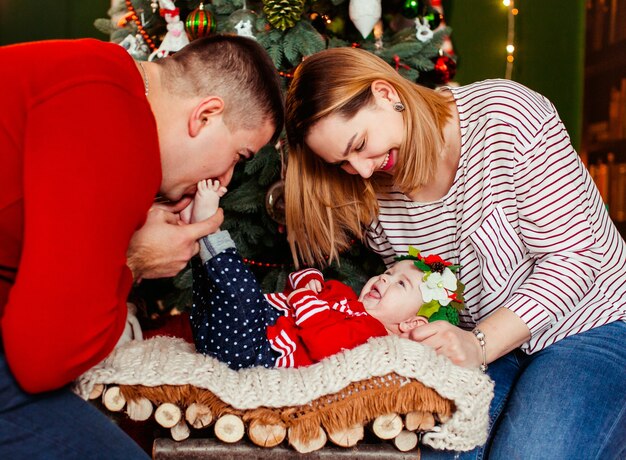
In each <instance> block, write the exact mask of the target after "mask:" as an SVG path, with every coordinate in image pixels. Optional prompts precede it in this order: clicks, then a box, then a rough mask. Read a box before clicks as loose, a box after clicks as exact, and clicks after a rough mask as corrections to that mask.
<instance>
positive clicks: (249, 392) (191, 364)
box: [75, 335, 493, 450]
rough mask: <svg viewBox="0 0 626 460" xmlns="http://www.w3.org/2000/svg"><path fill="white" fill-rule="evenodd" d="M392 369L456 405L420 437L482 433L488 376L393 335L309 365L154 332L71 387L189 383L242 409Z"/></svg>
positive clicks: (85, 391) (296, 401)
mask: <svg viewBox="0 0 626 460" xmlns="http://www.w3.org/2000/svg"><path fill="white" fill-rule="evenodd" d="M392 372H395V373H396V374H398V375H401V376H403V377H408V378H412V379H415V380H418V381H420V382H421V383H423V384H424V385H426V386H427V387H430V388H433V389H434V390H435V391H437V393H439V394H440V395H441V396H443V397H445V398H448V399H450V400H452V401H454V404H455V405H456V411H455V412H454V414H453V415H452V417H451V418H450V420H448V421H447V422H445V423H443V424H442V425H441V426H438V427H435V429H434V430H433V431H431V432H428V433H425V434H424V436H423V437H422V441H423V443H424V444H426V445H429V446H432V447H434V448H436V449H448V450H470V449H472V448H474V447H476V446H478V445H481V444H483V443H484V442H485V441H486V439H487V429H488V424H489V403H490V402H491V399H492V397H493V382H492V380H491V379H490V378H489V377H488V376H486V375H485V374H483V373H482V372H480V371H478V370H471V369H466V368H462V367H459V366H456V365H454V364H453V363H452V362H451V361H450V360H448V359H447V358H445V357H443V356H438V355H437V354H436V353H435V352H434V351H433V350H432V349H431V348H429V347H426V346H424V345H421V344H419V343H417V342H413V341H410V340H406V339H401V338H399V337H397V336H392V335H390V336H385V337H377V338H373V339H371V340H370V341H368V342H367V343H366V344H364V345H361V346H359V347H356V348H354V349H352V350H345V351H343V352H341V353H338V354H336V355H334V356H331V357H329V358H326V359H324V360H323V361H321V362H319V363H317V364H313V365H311V366H308V367H301V368H281V369H278V368H276V369H266V368H262V367H254V368H248V369H242V370H239V371H234V370H232V369H230V368H228V366H226V365H225V364H224V363H221V362H220V361H218V360H217V359H215V358H212V357H210V356H206V355H202V354H199V353H196V352H195V350H194V347H193V345H192V344H190V343H187V342H185V341H184V340H182V339H178V338H171V337H155V338H152V339H150V340H145V341H133V342H129V343H127V344H124V345H122V346H121V347H119V348H117V349H115V350H114V351H113V352H112V353H111V355H109V357H107V358H106V359H105V360H104V361H102V362H101V363H100V364H98V365H97V366H95V367H94V368H92V369H91V370H90V371H88V372H86V373H85V374H83V375H82V376H81V377H80V378H79V379H78V380H77V381H76V384H75V391H76V393H78V394H79V395H80V396H81V397H83V398H84V399H87V397H88V395H89V393H90V392H91V390H92V389H93V386H94V385H95V384H98V383H101V384H117V385H145V386H160V385H185V384H188V385H193V386H195V387H198V388H202V389H206V390H209V391H211V392H213V393H214V394H215V395H216V396H217V397H219V398H220V399H221V400H222V401H224V402H225V403H227V404H230V405H231V406H233V407H235V408H237V409H240V410H247V409H255V408H257V407H261V406H266V407H283V406H298V405H303V404H307V403H309V402H311V401H313V400H315V399H317V398H319V397H321V396H324V395H327V394H333V393H337V392H338V391H341V390H342V389H343V388H345V387H346V386H348V385H349V384H350V383H352V382H357V381H360V380H366V379H368V378H370V377H376V376H382V375H386V374H389V373H392Z"/></svg>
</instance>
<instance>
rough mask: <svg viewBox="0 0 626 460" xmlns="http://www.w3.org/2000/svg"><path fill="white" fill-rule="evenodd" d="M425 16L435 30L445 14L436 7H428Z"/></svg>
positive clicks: (431, 28)
mask: <svg viewBox="0 0 626 460" xmlns="http://www.w3.org/2000/svg"><path fill="white" fill-rule="evenodd" d="M423 18H424V20H426V21H428V25H429V26H430V30H435V29H436V28H437V27H439V25H440V24H441V23H442V22H443V14H441V12H439V11H437V10H436V9H435V8H430V7H429V8H426V12H425V13H424V16H423Z"/></svg>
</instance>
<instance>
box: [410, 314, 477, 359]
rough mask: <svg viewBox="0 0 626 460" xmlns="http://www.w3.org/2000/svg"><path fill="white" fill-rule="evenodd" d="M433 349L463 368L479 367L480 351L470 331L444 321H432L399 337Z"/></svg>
mask: <svg viewBox="0 0 626 460" xmlns="http://www.w3.org/2000/svg"><path fill="white" fill-rule="evenodd" d="M401 337H405V338H408V339H411V340H415V341H416V342H419V343H422V344H424V345H427V346H429V347H431V348H434V349H435V351H436V352H437V354H439V355H443V356H445V357H447V358H448V359H450V361H452V362H453V363H454V364H457V365H459V366H463V367H479V366H480V365H481V364H482V362H483V361H482V350H481V348H480V344H479V343H478V340H477V339H476V337H475V336H474V334H473V333H472V332H471V331H464V330H463V329H461V328H458V327H456V326H453V325H452V324H450V323H448V322H446V321H434V322H432V323H428V324H425V325H423V326H420V327H417V328H415V329H411V330H410V331H408V332H405V333H404V334H402V335H401Z"/></svg>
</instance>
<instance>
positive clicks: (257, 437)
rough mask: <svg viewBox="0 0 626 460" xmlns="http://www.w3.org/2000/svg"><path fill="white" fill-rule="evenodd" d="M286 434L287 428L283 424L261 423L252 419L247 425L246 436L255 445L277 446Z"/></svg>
mask: <svg viewBox="0 0 626 460" xmlns="http://www.w3.org/2000/svg"><path fill="white" fill-rule="evenodd" d="M286 436H287V428H285V426H284V425H279V424H271V423H261V422H259V421H258V420H252V422H250V424H249V425H248V437H249V438H250V440H251V441H252V442H253V443H254V444H256V445H257V446H261V447H274V446H277V445H278V444H280V443H281V442H283V440H284V439H285V437H286Z"/></svg>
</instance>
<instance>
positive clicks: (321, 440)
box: [288, 427, 328, 454]
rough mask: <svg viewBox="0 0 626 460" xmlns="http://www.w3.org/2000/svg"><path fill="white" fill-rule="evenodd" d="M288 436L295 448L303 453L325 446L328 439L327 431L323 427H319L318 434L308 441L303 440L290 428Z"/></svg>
mask: <svg viewBox="0 0 626 460" xmlns="http://www.w3.org/2000/svg"><path fill="white" fill-rule="evenodd" d="M288 437H289V444H291V445H292V446H293V448H294V449H296V450H297V451H298V452H300V453H301V454H308V453H309V452H314V451H316V450H319V449H321V448H322V447H324V445H325V444H326V440H327V439H328V438H327V436H326V432H325V431H324V430H323V429H322V427H320V428H319V433H318V435H317V436H316V437H315V438H313V439H311V440H310V441H308V442H303V441H302V440H301V439H300V438H299V437H296V436H294V435H293V432H292V430H291V429H289V432H288Z"/></svg>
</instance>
